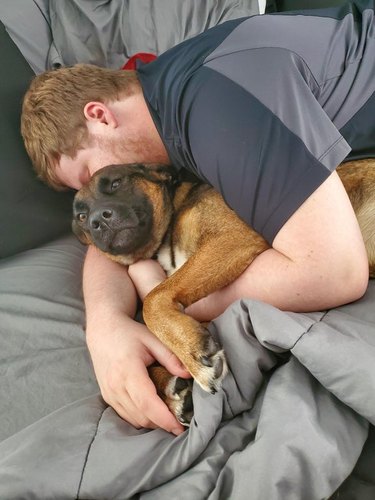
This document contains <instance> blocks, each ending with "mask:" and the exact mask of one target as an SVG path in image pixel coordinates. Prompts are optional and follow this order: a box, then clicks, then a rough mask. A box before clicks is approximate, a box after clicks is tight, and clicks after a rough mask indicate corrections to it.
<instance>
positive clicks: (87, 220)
mask: <svg viewBox="0 0 375 500" xmlns="http://www.w3.org/2000/svg"><path fill="white" fill-rule="evenodd" d="M176 184H177V174H176V171H175V170H174V169H173V168H172V167H168V166H165V165H142V164H128V165H109V166H107V167H104V168H103V169H101V170H99V171H98V172H96V173H95V174H94V175H93V176H92V178H91V180H90V182H89V184H88V185H87V186H84V187H83V188H82V189H80V190H79V191H78V192H77V194H76V195H75V198H74V202H73V223H72V228H73V232H74V233H75V234H76V236H77V237H78V238H79V240H80V241H81V242H82V243H84V244H93V245H95V246H96V247H97V248H99V249H100V250H101V251H102V252H104V253H106V254H108V255H109V256H110V257H111V258H112V259H113V260H116V261H118V262H121V263H123V264H131V263H132V262H135V261H137V260H139V259H143V258H149V257H152V256H153V255H154V253H155V252H156V250H157V249H158V248H159V246H160V245H161V242H162V240H163V237H164V235H165V233H166V231H167V229H168V226H169V224H170V221H171V217H172V214H173V191H174V189H173V187H174V186H175V185H176Z"/></svg>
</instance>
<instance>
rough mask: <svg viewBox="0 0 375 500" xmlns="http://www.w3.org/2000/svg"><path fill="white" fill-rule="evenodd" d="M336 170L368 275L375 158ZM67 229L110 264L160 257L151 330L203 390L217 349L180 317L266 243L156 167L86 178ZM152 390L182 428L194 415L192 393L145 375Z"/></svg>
mask: <svg viewBox="0 0 375 500" xmlns="http://www.w3.org/2000/svg"><path fill="white" fill-rule="evenodd" d="M338 173H339V175H340V177H341V179H342V181H343V184H344V186H345V188H346V190H347V192H348V195H349V197H350V199H351V202H352V205H353V207H354V210H355V212H356V215H357V218H358V221H359V224H360V227H361V231H362V234H363V237H364V240H365V244H366V248H367V252H368V257H369V263H370V275H371V276H372V277H375V189H374V186H375V161H374V160H362V161H358V162H348V163H346V164H344V165H342V166H340V167H339V168H338ZM73 230H74V232H75V233H76V234H77V236H78V237H79V238H80V240H81V241H83V242H84V243H86V244H94V245H96V246H97V247H98V248H99V249H101V250H102V251H103V252H104V253H106V254H107V255H108V256H109V257H111V258H112V259H113V260H115V261H117V262H120V263H122V264H131V263H133V262H135V261H137V260H139V259H144V258H150V257H153V256H155V255H157V258H158V260H159V262H160V263H161V265H162V266H163V267H164V269H165V270H166V271H167V273H168V276H169V277H168V278H167V279H166V280H165V281H164V282H163V283H161V284H160V285H159V286H157V287H156V288H155V289H154V290H152V292H151V293H150V294H149V295H148V296H147V297H146V298H145V301H144V305H143V315H144V319H145V322H146V324H147V326H148V328H149V329H150V330H151V331H152V332H153V333H154V334H155V335H156V336H157V337H158V338H159V339H160V340H161V341H162V342H163V343H164V344H166V345H167V346H168V347H169V348H170V349H171V350H172V351H173V352H174V353H175V354H176V355H177V357H178V358H179V359H180V360H181V361H182V362H183V363H184V365H185V366H186V368H187V369H188V370H189V372H190V373H191V374H192V376H193V378H194V379H195V380H196V381H197V382H198V383H199V385H200V386H201V387H202V388H203V389H204V390H206V391H210V392H215V391H216V390H217V389H218V387H219V386H220V383H221V380H222V378H223V377H224V375H225V373H226V363H225V356H224V353H223V351H222V350H221V348H220V346H218V345H217V343H216V342H215V340H214V339H213V338H212V336H211V335H210V334H209V332H208V331H207V329H205V328H204V327H203V326H202V325H201V324H200V323H198V322H197V321H195V320H194V319H193V318H191V317H190V316H188V315H185V314H184V312H183V310H184V308H186V307H188V306H189V305H191V304H193V303H194V302H196V301H198V300H199V299H201V298H203V297H205V296H207V295H209V294H211V293H212V292H214V291H215V290H218V289H220V288H222V287H224V286H226V285H228V284H229V283H231V282H232V281H234V280H235V279H236V278H237V277H238V276H239V275H240V274H241V273H242V272H243V271H244V270H245V269H246V268H247V267H248V266H249V265H250V264H251V262H252V261H253V260H254V259H255V258H256V256H257V255H259V254H260V253H261V252H263V251H265V250H266V249H267V248H269V245H268V244H267V242H266V241H265V240H264V239H263V238H262V237H261V236H260V235H259V234H257V233H256V232H255V231H254V230H252V229H251V228H249V226H247V225H246V224H245V223H244V222H243V221H242V220H241V219H239V218H238V217H237V216H236V214H235V213H234V212H233V211H232V210H231V209H230V208H229V207H228V206H227V205H226V204H225V202H224V201H223V199H222V197H221V196H220V195H219V194H218V193H216V192H215V191H214V189H213V188H211V187H209V186H207V185H205V184H202V183H201V182H199V181H198V180H189V181H183V182H180V183H178V182H177V181H176V178H175V173H174V171H173V170H172V169H170V168H168V167H165V166H161V165H148V166H143V165H113V166H109V167H105V168H104V169H102V170H100V171H99V172H97V174H95V175H94V176H93V178H92V179H91V181H90V183H89V185H88V186H86V187H84V188H82V189H81V190H80V191H79V192H78V193H77V195H76V198H75V201H74V220H73ZM152 375H153V379H154V381H155V383H156V385H157V388H158V391H159V393H160V394H161V395H162V397H163V398H164V400H165V401H166V402H167V404H168V406H169V407H170V408H171V409H172V411H173V412H174V413H175V415H176V416H177V417H178V418H179V419H180V421H182V422H183V423H188V422H189V420H190V418H191V410H192V409H191V398H190V386H189V384H188V383H187V382H186V381H182V380H181V379H176V377H172V376H171V375H169V374H167V373H166V372H165V370H164V369H163V368H161V367H158V368H154V369H153V371H152Z"/></svg>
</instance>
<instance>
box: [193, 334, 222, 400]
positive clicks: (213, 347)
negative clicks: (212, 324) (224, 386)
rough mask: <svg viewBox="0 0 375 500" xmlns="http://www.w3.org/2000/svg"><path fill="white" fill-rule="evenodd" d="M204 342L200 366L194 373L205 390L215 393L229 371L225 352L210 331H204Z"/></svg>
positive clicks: (199, 359) (199, 358)
mask: <svg viewBox="0 0 375 500" xmlns="http://www.w3.org/2000/svg"><path fill="white" fill-rule="evenodd" d="M202 343H203V344H202V350H201V352H200V355H199V357H198V359H197V361H198V363H199V366H198V370H196V371H195V373H194V379H195V380H196V381H197V382H198V384H199V385H200V386H201V387H202V389H203V390H205V391H207V392H210V393H211V394H215V392H217V391H218V390H219V389H220V387H221V383H222V380H223V378H224V377H225V375H226V374H227V371H228V366H227V362H226V359H225V354H224V351H223V349H222V348H221V347H220V345H219V344H218V343H217V342H216V341H215V340H214V338H213V337H212V336H211V334H210V333H209V332H208V331H206V332H205V333H204V335H203V339H202Z"/></svg>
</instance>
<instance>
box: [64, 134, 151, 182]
mask: <svg viewBox="0 0 375 500" xmlns="http://www.w3.org/2000/svg"><path fill="white" fill-rule="evenodd" d="M144 144H145V142H144V141H143V140H142V139H139V140H136V141H134V140H133V141H132V140H129V138H127V140H126V144H125V141H120V140H117V141H115V140H111V139H108V138H106V139H103V138H94V139H92V140H91V142H90V145H89V146H86V147H84V148H83V149H80V150H79V151H78V153H77V155H76V156H75V157H74V158H71V157H69V156H66V155H62V156H61V158H60V161H59V163H58V165H57V167H56V173H57V175H58V177H59V179H60V181H61V182H62V183H63V184H64V185H65V186H68V187H71V188H73V189H77V190H78V189H80V188H81V187H82V186H84V185H86V184H87V183H88V182H89V180H90V178H91V176H92V175H94V173H95V172H97V171H98V170H100V169H101V168H103V167H105V166H106V165H115V164H121V163H137V162H139V163H141V162H145V161H146V162H147V161H153V159H152V158H151V159H148V158H147V156H148V155H147V151H145V148H144Z"/></svg>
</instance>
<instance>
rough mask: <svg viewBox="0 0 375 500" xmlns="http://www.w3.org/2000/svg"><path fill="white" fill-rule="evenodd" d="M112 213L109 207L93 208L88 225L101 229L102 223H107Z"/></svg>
mask: <svg viewBox="0 0 375 500" xmlns="http://www.w3.org/2000/svg"><path fill="white" fill-rule="evenodd" d="M112 215H113V211H112V210H111V209H110V208H104V209H103V208H100V209H98V210H94V211H93V212H92V213H91V216H90V227H91V228H92V229H101V227H102V225H103V223H106V224H108V222H109V221H110V219H111V218H112Z"/></svg>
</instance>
